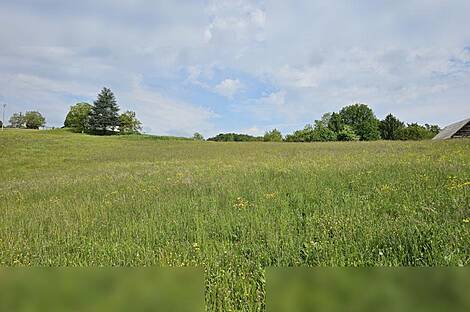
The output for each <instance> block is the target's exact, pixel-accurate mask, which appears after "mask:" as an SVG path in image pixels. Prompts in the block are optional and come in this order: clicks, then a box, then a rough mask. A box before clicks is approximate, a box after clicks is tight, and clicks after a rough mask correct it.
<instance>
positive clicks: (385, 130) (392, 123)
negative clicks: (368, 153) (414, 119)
mask: <svg viewBox="0 0 470 312" xmlns="http://www.w3.org/2000/svg"><path fill="white" fill-rule="evenodd" d="M404 126H405V124H404V123H403V122H401V121H400V120H398V118H396V117H395V116H393V115H392V114H388V115H387V116H386V117H385V119H384V120H382V121H380V135H381V136H382V139H384V140H398V139H399V137H400V131H401V129H402V128H403V127H404Z"/></svg>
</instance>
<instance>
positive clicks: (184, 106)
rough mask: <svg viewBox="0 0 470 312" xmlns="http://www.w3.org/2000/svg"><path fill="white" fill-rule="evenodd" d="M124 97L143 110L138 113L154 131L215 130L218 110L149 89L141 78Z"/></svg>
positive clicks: (177, 132) (190, 131)
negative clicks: (213, 121)
mask: <svg viewBox="0 0 470 312" xmlns="http://www.w3.org/2000/svg"><path fill="white" fill-rule="evenodd" d="M122 99H123V100H124V101H125V102H128V103H132V108H133V109H134V110H136V111H138V112H140V115H139V116H138V117H139V118H140V119H141V121H142V122H143V124H144V125H147V127H148V132H150V133H154V134H165V135H182V136H190V135H192V134H193V133H194V132H202V133H207V132H210V133H212V132H214V129H213V126H212V124H211V119H213V118H215V117H217V114H215V113H214V112H212V111H210V110H208V109H207V108H204V107H201V106H196V105H194V104H191V103H186V102H183V101H179V100H175V99H172V98H170V97H168V96H164V95H162V94H160V93H159V92H156V91H152V90H149V89H148V88H146V87H144V86H142V83H141V82H140V81H139V79H135V80H134V83H133V87H132V89H131V90H130V91H129V92H128V93H125V94H123V95H122Z"/></svg>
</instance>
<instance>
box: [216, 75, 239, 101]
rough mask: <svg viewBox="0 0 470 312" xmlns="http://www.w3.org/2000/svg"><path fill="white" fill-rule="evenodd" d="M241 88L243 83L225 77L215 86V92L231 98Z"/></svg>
mask: <svg viewBox="0 0 470 312" xmlns="http://www.w3.org/2000/svg"><path fill="white" fill-rule="evenodd" d="M242 89H243V84H242V83H241V82H240V80H238V79H225V80H223V81H221V82H220V83H219V84H218V85H216V86H215V92H217V93H218V94H220V95H223V96H225V97H227V98H229V99H232V98H233V97H234V95H235V94H236V93H238V92H240V90H242Z"/></svg>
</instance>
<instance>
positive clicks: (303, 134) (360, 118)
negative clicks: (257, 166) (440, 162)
mask: <svg viewBox="0 0 470 312" xmlns="http://www.w3.org/2000/svg"><path fill="white" fill-rule="evenodd" d="M439 131H440V128H439V126H437V125H429V124H425V125H419V124H418V123H410V124H405V123H404V122H402V121H400V120H399V119H398V118H397V117H395V116H393V115H392V114H388V115H387V116H386V117H385V118H384V119H383V120H379V119H378V118H377V117H376V116H375V114H374V112H373V111H372V109H371V108H370V107H368V106H367V105H366V104H360V103H356V104H353V105H349V106H346V107H343V108H342V109H341V110H340V111H339V112H333V113H326V114H323V116H322V118H321V119H320V120H315V121H314V123H313V125H311V124H308V125H306V126H305V127H304V128H303V129H300V130H297V131H294V133H292V134H288V135H286V136H285V137H284V136H283V135H282V134H281V132H280V131H279V130H277V129H273V130H271V131H267V132H266V133H265V134H264V136H262V137H260V136H258V137H257V136H250V135H246V134H236V133H226V134H224V133H221V134H219V135H217V136H215V137H213V138H209V139H208V140H209V141H225V142H227V141H265V142H282V141H286V142H327V141H374V140H380V139H383V140H424V139H431V138H433V137H434V136H435V135H436V134H437V133H439Z"/></svg>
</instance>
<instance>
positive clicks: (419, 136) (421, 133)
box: [399, 123, 435, 140]
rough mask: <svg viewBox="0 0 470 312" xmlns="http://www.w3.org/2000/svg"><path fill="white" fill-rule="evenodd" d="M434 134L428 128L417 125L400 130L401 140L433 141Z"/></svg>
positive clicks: (409, 125)
mask: <svg viewBox="0 0 470 312" xmlns="http://www.w3.org/2000/svg"><path fill="white" fill-rule="evenodd" d="M434 135H435V134H434V133H433V132H431V131H430V130H428V129H426V127H424V126H421V125H418V124H417V123H411V124H408V126H406V127H405V128H402V129H400V131H399V138H400V140H426V139H432V138H433V137H434Z"/></svg>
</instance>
